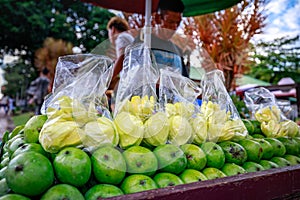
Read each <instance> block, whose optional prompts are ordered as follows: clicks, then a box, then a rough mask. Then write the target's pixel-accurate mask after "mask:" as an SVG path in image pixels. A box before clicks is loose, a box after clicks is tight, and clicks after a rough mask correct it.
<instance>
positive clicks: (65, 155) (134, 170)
mask: <svg viewBox="0 0 300 200" xmlns="http://www.w3.org/2000/svg"><path fill="white" fill-rule="evenodd" d="M46 121H47V116H45V115H37V116H33V117H32V118H31V119H30V120H29V121H28V122H27V123H26V124H25V125H22V126H18V127H16V128H15V129H14V130H13V131H12V132H6V133H5V134H4V137H3V143H2V148H1V164H0V165H1V167H0V178H1V180H0V196H1V197H0V199H20V200H22V199H32V198H34V199H42V200H45V199H74V200H80V199H89V200H92V199H93V200H96V199H100V198H107V197H113V196H119V195H124V194H131V193H136V192H141V191H145V190H152V189H157V188H164V187H170V186H176V185H180V184H185V183H192V182H198V181H206V180H211V179H216V178H222V177H226V176H234V175H239V174H244V173H249V172H256V171H261V170H268V169H272V168H279V167H285V166H291V165H297V164H299V163H300V158H299V157H298V156H299V155H300V138H299V137H297V136H295V137H287V136H280V137H277V138H271V137H268V138H267V137H266V136H265V134H264V133H263V132H262V131H261V128H260V127H261V123H260V122H258V121H257V120H243V121H244V123H245V126H246V127H247V129H248V132H249V133H250V135H248V136H247V137H246V138H242V139H240V140H236V141H235V140H224V141H219V142H212V141H205V142H202V143H199V144H195V143H186V144H182V145H175V144H170V143H166V144H159V145H157V146H153V145H149V144H147V143H141V144H140V145H132V146H130V147H128V148H126V149H124V148H120V147H119V146H115V145H113V144H102V145H99V146H98V147H97V148H96V149H93V150H92V151H89V149H84V148H80V147H78V146H72V145H71V146H66V147H64V148H62V149H60V150H59V151H58V152H55V153H51V152H49V151H46V150H45V149H44V148H43V146H42V145H41V144H40V143H39V140H38V139H37V138H38V136H39V134H40V131H41V129H42V127H43V126H44V124H45V122H46Z"/></svg>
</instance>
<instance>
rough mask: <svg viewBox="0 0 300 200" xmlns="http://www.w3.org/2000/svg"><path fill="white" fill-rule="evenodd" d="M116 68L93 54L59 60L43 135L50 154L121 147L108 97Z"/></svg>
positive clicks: (109, 61)
mask: <svg viewBox="0 0 300 200" xmlns="http://www.w3.org/2000/svg"><path fill="white" fill-rule="evenodd" d="M112 66H113V65H112V60H111V59H110V58H108V57H105V56H99V55H93V54H78V55H68V56H63V57H60V58H59V60H58V64H57V68H56V75H55V81H54V87H53V91H52V94H51V96H50V97H49V98H48V99H47V100H46V101H45V102H47V104H46V105H44V106H45V109H46V112H45V113H44V114H46V115H47V118H48V119H47V121H46V122H45V124H44V126H43V128H42V130H41V131H40V135H39V142H40V143H41V145H42V146H43V147H44V149H45V150H46V151H48V152H51V153H56V152H59V151H60V150H61V149H62V148H64V147H66V146H76V147H81V148H86V149H88V150H90V151H92V150H93V149H95V148H97V147H99V145H102V144H104V143H109V144H113V145H114V146H116V145H117V144H118V142H119V135H118V133H117V131H116V128H115V125H114V123H113V121H112V116H111V114H110V112H109V108H108V100H107V97H106V95H105V92H106V90H107V88H108V86H109V83H110V81H111V77H112V73H113V67H112Z"/></svg>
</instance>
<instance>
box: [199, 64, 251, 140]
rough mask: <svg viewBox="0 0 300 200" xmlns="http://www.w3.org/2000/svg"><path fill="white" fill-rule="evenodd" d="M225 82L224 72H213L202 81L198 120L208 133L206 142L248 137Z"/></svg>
mask: <svg viewBox="0 0 300 200" xmlns="http://www.w3.org/2000/svg"><path fill="white" fill-rule="evenodd" d="M224 80H225V79H224V75H223V72H222V71H220V70H212V71H210V72H207V73H206V74H204V76H203V78H202V81H201V86H202V90H203V93H202V105H201V108H200V112H199V113H198V114H197V120H198V121H200V122H201V123H202V124H204V125H203V127H204V128H202V129H201V130H202V131H204V132H206V135H207V138H206V141H212V142H221V141H226V140H240V139H242V138H245V137H246V136H247V135H248V131H247V129H246V127H245V125H244V123H243V121H242V119H241V117H240V115H239V113H238V111H237V109H236V107H235V105H234V103H233V101H232V99H231V97H230V95H229V94H228V92H227V90H226V88H225V85H224Z"/></svg>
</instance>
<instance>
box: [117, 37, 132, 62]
mask: <svg viewBox="0 0 300 200" xmlns="http://www.w3.org/2000/svg"><path fill="white" fill-rule="evenodd" d="M133 41H134V38H133V37H132V35H130V34H129V33H127V32H122V33H120V34H119V35H118V36H117V39H116V42H115V44H116V53H117V57H120V56H121V55H123V54H124V50H125V48H126V47H127V46H128V45H130V44H132V43H133Z"/></svg>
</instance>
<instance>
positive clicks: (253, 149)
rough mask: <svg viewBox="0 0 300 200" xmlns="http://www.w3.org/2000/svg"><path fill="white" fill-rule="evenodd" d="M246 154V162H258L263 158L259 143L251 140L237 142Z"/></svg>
mask: <svg viewBox="0 0 300 200" xmlns="http://www.w3.org/2000/svg"><path fill="white" fill-rule="evenodd" d="M238 143H239V144H240V145H242V146H243V147H244V148H245V150H246V152H247V161H253V162H259V161H260V159H261V158H262V156H263V148H262V147H261V145H260V143H259V142H257V141H255V140H253V139H243V140H240V141H238Z"/></svg>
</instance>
